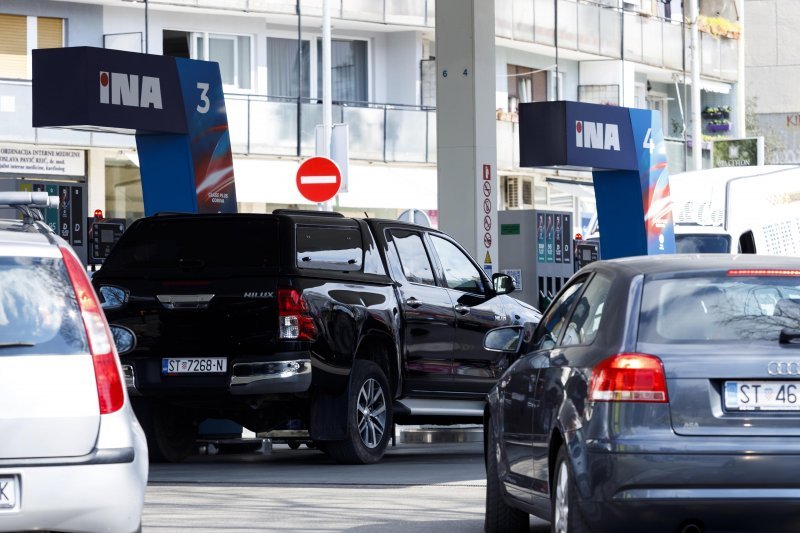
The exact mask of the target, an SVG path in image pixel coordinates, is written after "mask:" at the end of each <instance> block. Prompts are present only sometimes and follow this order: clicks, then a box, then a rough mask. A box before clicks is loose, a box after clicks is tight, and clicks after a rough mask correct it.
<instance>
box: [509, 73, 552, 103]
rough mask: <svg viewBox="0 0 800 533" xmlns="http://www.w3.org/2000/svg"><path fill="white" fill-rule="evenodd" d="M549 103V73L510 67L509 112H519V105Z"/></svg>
mask: <svg viewBox="0 0 800 533" xmlns="http://www.w3.org/2000/svg"><path fill="white" fill-rule="evenodd" d="M546 101H547V71H546V70H534V69H532V68H528V67H519V66H517V65H508V111H509V112H510V113H513V112H518V111H519V104H527V103H530V102H546Z"/></svg>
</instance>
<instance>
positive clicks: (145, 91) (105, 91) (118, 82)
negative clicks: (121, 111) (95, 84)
mask: <svg viewBox="0 0 800 533" xmlns="http://www.w3.org/2000/svg"><path fill="white" fill-rule="evenodd" d="M98 81H99V82H100V103H101V104H111V105H124V106H128V107H143V108H145V109H148V108H150V107H153V108H155V109H163V106H162V104H161V80H160V79H158V78H155V77H152V76H142V77H141V80H140V78H139V76H138V75H136V74H122V73H120V72H105V71H101V72H100V79H99V80H98Z"/></svg>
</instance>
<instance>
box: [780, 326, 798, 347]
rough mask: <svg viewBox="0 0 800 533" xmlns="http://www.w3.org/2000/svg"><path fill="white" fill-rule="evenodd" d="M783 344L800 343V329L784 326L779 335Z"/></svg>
mask: <svg viewBox="0 0 800 533" xmlns="http://www.w3.org/2000/svg"><path fill="white" fill-rule="evenodd" d="M778 342H779V343H781V344H800V329H795V328H783V329H782V330H781V334H780V336H779V337H778Z"/></svg>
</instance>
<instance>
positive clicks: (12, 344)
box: [0, 341, 36, 348]
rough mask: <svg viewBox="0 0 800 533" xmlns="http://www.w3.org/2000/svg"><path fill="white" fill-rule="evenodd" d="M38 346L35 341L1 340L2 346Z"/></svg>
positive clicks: (0, 344)
mask: <svg viewBox="0 0 800 533" xmlns="http://www.w3.org/2000/svg"><path fill="white" fill-rule="evenodd" d="M31 346H36V344H35V343H33V342H22V341H18V342H0V348H26V347H31Z"/></svg>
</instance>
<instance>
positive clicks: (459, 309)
mask: <svg viewBox="0 0 800 533" xmlns="http://www.w3.org/2000/svg"><path fill="white" fill-rule="evenodd" d="M454 309H455V310H456V313H458V314H460V315H466V314H467V313H469V307H467V306H466V305H461V304H456V306H455V307H454Z"/></svg>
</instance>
